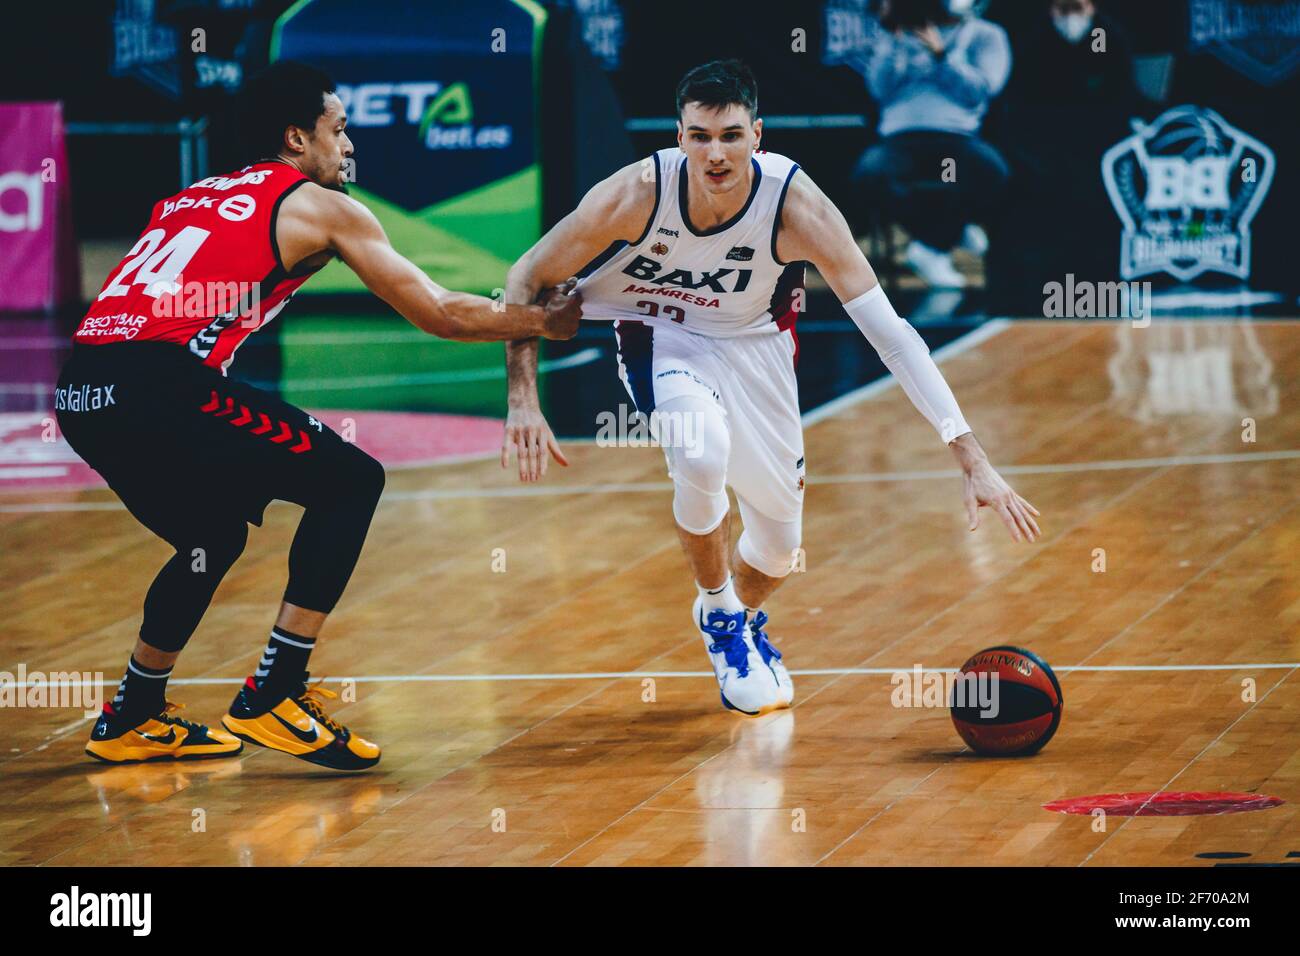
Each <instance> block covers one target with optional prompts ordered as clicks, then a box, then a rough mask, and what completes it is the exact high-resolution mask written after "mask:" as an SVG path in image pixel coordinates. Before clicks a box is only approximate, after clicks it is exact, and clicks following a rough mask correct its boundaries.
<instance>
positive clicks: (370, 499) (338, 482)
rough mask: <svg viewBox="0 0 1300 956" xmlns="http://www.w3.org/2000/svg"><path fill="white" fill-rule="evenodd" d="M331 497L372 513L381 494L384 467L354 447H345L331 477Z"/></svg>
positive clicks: (383, 481) (384, 476)
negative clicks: (351, 503)
mask: <svg viewBox="0 0 1300 956" xmlns="http://www.w3.org/2000/svg"><path fill="white" fill-rule="evenodd" d="M333 478H334V480H333V482H332V484H333V485H334V487H333V489H332V493H333V495H334V496H335V497H336V498H337V497H340V496H341V497H342V498H343V499H344V500H347V501H350V502H354V503H355V504H356V505H357V506H358V507H360V508H366V509H368V510H371V511H373V510H374V507H375V505H376V504H377V503H378V501H379V496H380V495H381V494H383V491H384V483H385V481H386V480H387V477H386V475H385V473H384V466H383V465H381V464H380V463H379V462H378V461H377V460H376V459H374V458H373V457H371V456H370V455H368V454H366V453H365V452H364V451H362V450H361V449H360V448H358V447H357V446H356V445H348V446H346V451H345V454H344V455H343V456H341V458H340V460H339V463H338V467H337V469H336V470H335V472H334V475H333Z"/></svg>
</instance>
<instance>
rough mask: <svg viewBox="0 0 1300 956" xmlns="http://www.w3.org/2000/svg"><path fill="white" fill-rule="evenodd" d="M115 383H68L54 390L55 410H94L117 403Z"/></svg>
mask: <svg viewBox="0 0 1300 956" xmlns="http://www.w3.org/2000/svg"><path fill="white" fill-rule="evenodd" d="M115 388H117V385H116V383H114V384H113V385H68V386H67V387H65V388H56V389H55V390H54V410H55V411H57V412H93V411H97V410H98V409H101V408H107V407H108V406H109V405H116V404H117V398H116V397H115V396H114V395H113V389H115Z"/></svg>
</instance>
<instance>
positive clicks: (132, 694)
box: [108, 655, 172, 727]
mask: <svg viewBox="0 0 1300 956" xmlns="http://www.w3.org/2000/svg"><path fill="white" fill-rule="evenodd" d="M171 673H172V669H171V668H170V667H164V668H157V667H145V666H144V665H143V664H141V663H140V662H139V661H137V660H136V659H135V655H132V656H131V659H130V661H128V662H127V665H126V673H125V674H124V675H123V676H122V683H120V684H118V685H117V694H116V695H114V697H113V700H112V702H111V703H110V704H109V705H108V708H111V710H110V713H111V714H112V715H113V718H114V719H115V720H117V721H121V722H126V723H130V725H131V726H132V727H134V726H135V725H136V724H141V723H144V722H145V721H146V720H148V719H149V718H150V717H157V716H158V715H159V714H161V713H162V710H163V707H164V706H165V705H166V702H167V678H169V677H170V676H171Z"/></svg>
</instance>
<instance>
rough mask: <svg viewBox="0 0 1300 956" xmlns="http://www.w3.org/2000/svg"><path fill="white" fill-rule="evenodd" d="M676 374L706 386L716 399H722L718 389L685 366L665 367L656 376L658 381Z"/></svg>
mask: <svg viewBox="0 0 1300 956" xmlns="http://www.w3.org/2000/svg"><path fill="white" fill-rule="evenodd" d="M674 375H685V376H686V377H687V378H689V379H690V380H691V381H692V382H694V383H695V384H696V385H701V386H703V387H704V388H707V389H708V390H709V394H710V395H712V396H713V399H714V401H718V402H720V401H722V396H721V395H719V394H718V392H717V389H715V388H714V387H713V386H712V385H710V384H709V383H708V382H706V381H704V379H702V378H700V377H699V376H698V375H696V374H695V373H694V372H691V371H688V370H687V369H684V368H670V369H665V370H664V371H662V372H660V373H659V374H658V375H656V376H655V381H656V382H657V381H659V380H660V379H661V378H672V377H673V376H674Z"/></svg>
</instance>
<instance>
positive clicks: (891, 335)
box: [844, 285, 971, 444]
mask: <svg viewBox="0 0 1300 956" xmlns="http://www.w3.org/2000/svg"><path fill="white" fill-rule="evenodd" d="M844 311H845V312H847V313H848V314H849V318H851V319H852V320H853V322H854V324H855V325H857V327H858V328H859V329H861V330H862V334H863V335H865V336H866V337H867V341H868V342H870V343H871V347H872V348H874V349H875V350H876V351H877V352H879V353H880V358H881V360H882V361H884V363H885V367H886V368H888V369H889V371H890V372H892V373H893V376H894V378H896V379H898V384H900V385H902V386H903V391H904V392H906V393H907V397H908V398H910V399H911V400H912V404H913V405H915V406H916V409H917V411H919V412H920V413H921V414H922V415H924V416H925V417H926V419H927V420H928V421H929V422H930V424H931V425H933V426H934V430H935V431H937V432H938V433H939V437H940V438H942V439H943V440H944V443H945V444H946V443H948V442H950V441H952V440H953V439H954V438H958V437H960V436H962V435H965V434H966V433H967V432H969V431H970V430H971V427H970V426H969V425H967V424H966V419H964V418H963V417H962V414H961V409H960V408H958V407H957V399H956V398H955V397H953V394H952V389H950V388H949V387H948V383H947V382H945V381H944V379H943V373H942V372H940V371H939V366H937V365H935V364H934V359H932V358H930V350H929V349H928V348H926V345H925V342H924V341H923V340H922V339H921V336H920V334H918V333H917V331H916V329H914V328H912V326H911V324H909V323H908V321H907V320H906V319H904V318H902V317H901V316H900V315H899V314H898V313H897V312H895V311H894V307H893V306H892V305H890V304H889V298H888V297H887V296H886V295H885V290H884V288H883V287H882V286H879V285H877V286H876V287H875V288H874V289H872V290H871V291H869V292H864V293H862V295H860V296H858V297H857V298H856V299H854V300H853V301H852V302H846V303H845V304H844Z"/></svg>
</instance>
